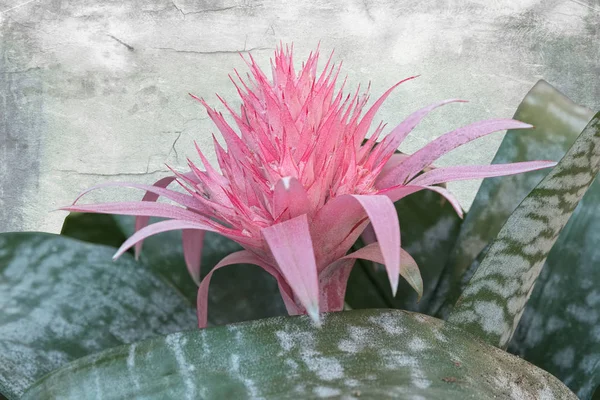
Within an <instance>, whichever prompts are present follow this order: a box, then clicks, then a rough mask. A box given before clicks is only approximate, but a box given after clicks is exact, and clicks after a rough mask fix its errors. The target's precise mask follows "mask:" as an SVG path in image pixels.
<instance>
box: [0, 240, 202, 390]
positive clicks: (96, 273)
mask: <svg viewBox="0 0 600 400" xmlns="http://www.w3.org/2000/svg"><path fill="white" fill-rule="evenodd" d="M113 252H114V250H113V249H112V248H110V247H106V246H98V245H92V244H88V243H83V242H80V241H78V240H73V239H69V238H65V237H62V236H58V235H52V234H46V233H34V232H27V233H2V234H0V310H2V312H0V392H2V393H3V394H4V395H5V396H7V397H8V398H9V399H16V398H18V396H20V395H21V394H22V393H23V391H24V390H25V389H26V388H27V387H29V385H31V383H33V382H34V381H35V380H36V379H39V378H40V377H42V376H43V375H45V374H47V373H48V372H50V371H52V370H54V369H56V368H58V367H60V366H62V365H64V364H66V363H68V362H70V361H73V360H75V359H77V358H80V357H83V356H85V355H88V354H92V353H95V352H98V351H101V350H104V349H108V348H111V347H114V346H118V345H122V344H124V343H133V342H136V341H139V340H143V339H146V338H150V337H153V336H156V335H161V334H166V333H171V332H177V331H181V330H183V329H191V328H193V327H194V326H196V316H195V311H194V309H193V308H192V307H190V306H189V304H188V303H187V301H186V300H185V299H184V298H182V297H181V296H180V295H179V294H178V293H177V292H176V291H174V290H173V289H172V288H171V287H170V286H169V285H167V284H166V283H165V282H164V281H162V280H161V279H159V278H157V277H156V276H155V275H154V274H153V273H152V272H150V271H148V269H147V268H143V267H142V266H140V265H139V264H137V263H135V262H134V261H133V259H132V257H131V256H130V255H128V254H126V255H124V256H123V257H122V258H121V259H120V260H119V261H117V262H113V261H112V259H111V256H112V254H113Z"/></svg>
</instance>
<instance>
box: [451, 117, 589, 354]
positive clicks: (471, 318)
mask: <svg viewBox="0 0 600 400" xmlns="http://www.w3.org/2000/svg"><path fill="white" fill-rule="evenodd" d="M599 170H600V113H598V114H596V115H595V116H594V117H593V118H592V120H591V121H590V123H589V124H588V125H587V127H586V128H585V129H584V130H583V132H582V133H581V135H579V137H578V138H577V139H576V140H575V143H574V144H573V146H571V148H570V149H569V151H568V152H567V154H566V155H565V156H564V157H563V158H562V159H561V161H560V162H559V163H558V165H557V166H556V167H554V168H553V169H552V171H550V173H549V174H548V176H546V177H545V178H544V179H543V180H542V182H540V184H538V185H537V186H536V187H535V189H534V190H533V191H532V192H531V193H530V194H529V195H528V196H527V197H526V198H525V200H523V202H521V204H520V205H519V207H517V209H516V210H515V211H514V212H513V213H512V214H511V216H510V217H509V218H508V221H506V223H505V224H504V226H503V227H502V229H501V230H500V232H499V233H498V236H497V237H496V239H495V240H494V242H492V245H491V246H490V249H489V250H488V251H487V254H486V256H485V257H484V259H483V261H482V262H481V265H480V266H479V268H477V271H475V274H474V275H473V278H471V280H470V281H469V283H468V285H467V287H466V288H465V290H464V291H463V293H462V294H461V296H460V297H459V299H458V301H457V302H456V305H455V307H454V310H453V311H452V313H451V314H450V316H449V317H448V321H450V322H452V323H454V324H456V325H458V326H460V327H462V328H464V329H465V330H467V331H469V332H472V333H475V334H477V335H478V336H480V337H482V338H483V339H484V340H486V341H487V342H488V343H491V344H494V345H496V346H499V347H501V348H506V346H508V342H509V341H510V339H511V337H512V335H513V333H514V331H515V330H516V328H517V324H518V323H519V320H520V319H521V315H522V313H523V310H524V308H525V305H526V303H527V300H528V299H529V296H530V295H531V291H532V289H533V285H534V284H535V281H536V280H537V277H538V275H539V273H540V271H541V268H542V266H543V265H544V262H545V261H546V258H547V256H548V253H550V250H551V249H552V246H553V245H554V242H555V241H556V239H557V238H558V234H559V233H560V231H561V229H562V228H563V227H564V226H565V225H566V223H567V221H568V220H569V217H570V216H571V213H572V212H573V211H574V210H575V207H576V206H577V204H578V203H579V201H580V200H581V198H582V197H583V195H584V194H585V192H586V190H587V189H588V188H589V186H590V185H591V184H592V182H593V181H594V179H595V177H596V175H597V174H598V171H599Z"/></svg>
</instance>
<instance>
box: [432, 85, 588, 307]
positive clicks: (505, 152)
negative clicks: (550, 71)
mask: <svg viewBox="0 0 600 400" xmlns="http://www.w3.org/2000/svg"><path fill="white" fill-rule="evenodd" d="M592 116H593V113H592V112H591V111H590V110H588V109H586V108H584V107H581V106H578V105H576V104H575V103H573V102H572V101H571V100H569V99H568V98H567V97H565V96H564V95H563V94H562V93H560V92H559V91H557V90H556V89H555V88H554V87H552V86H551V85H549V84H548V83H547V82H545V81H539V82H538V83H537V84H536V85H535V86H534V87H533V88H532V89H531V90H530V91H529V93H528V94H527V96H526V97H525V98H524V99H523V102H522V103H521V104H520V105H519V107H518V108H517V111H516V113H515V115H514V119H516V120H519V121H523V122H526V123H529V124H532V125H534V126H535V129H531V130H526V131H523V130H510V131H508V132H507V134H506V136H505V137H504V140H503V141H502V144H501V145H500V148H499V149H498V152H497V153H496V156H495V157H494V160H493V162H492V163H493V164H501V163H510V162H519V161H529V160H554V161H558V160H560V159H561V158H562V157H563V156H564V154H565V153H566V152H567V150H568V149H569V148H570V147H571V145H572V144H573V142H575V139H576V138H577V136H578V135H579V134H580V133H581V131H582V130H583V129H584V128H585V126H586V125H587V124H588V122H589V121H590V119H591V118H592ZM549 172H550V170H549V169H543V170H538V171H533V172H528V173H524V174H517V175H511V176H505V177H498V178H488V179H485V180H484V181H483V183H482V185H481V188H480V189H479V191H478V192H477V196H476V197H475V200H474V201H473V205H472V206H471V208H470V210H469V213H468V214H467V216H466V218H465V221H464V223H463V224H462V227H461V228H460V234H459V237H458V239H457V242H456V246H455V248H454V249H453V250H452V252H451V255H450V258H449V260H448V264H447V266H446V268H445V269H444V273H443V275H442V278H441V279H440V283H439V284H438V287H437V288H436V291H435V293H434V296H433V298H432V301H431V305H430V306H429V308H428V310H427V313H428V314H430V315H437V316H439V317H443V318H446V317H447V316H448V314H449V312H450V311H451V309H452V306H453V305H454V303H455V302H456V300H457V299H458V297H459V296H460V294H461V293H462V291H463V289H464V285H465V284H466V282H467V281H468V279H470V275H471V273H469V271H468V270H469V268H470V266H471V264H472V263H473V261H474V260H475V258H476V257H477V256H478V255H479V254H480V252H482V251H483V249H484V248H485V247H486V246H488V245H489V244H490V243H491V241H492V240H493V239H494V238H495V237H496V235H497V234H498V232H500V228H502V225H504V223H505V222H506V220H507V219H508V217H509V216H510V214H511V213H512V212H513V211H514V210H515V209H516V208H517V206H518V205H519V203H521V201H523V199H524V198H525V196H527V195H528V194H529V192H531V190H532V189H533V188H534V187H535V186H536V185H537V184H538V183H540V182H541V181H542V179H543V178H544V177H545V176H546V175H547V174H548V173H549ZM471 272H473V269H471Z"/></svg>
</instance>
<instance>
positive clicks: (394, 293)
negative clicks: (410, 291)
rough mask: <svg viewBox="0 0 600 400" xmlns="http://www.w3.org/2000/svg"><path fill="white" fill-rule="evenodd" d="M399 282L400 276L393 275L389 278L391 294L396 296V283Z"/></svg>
mask: <svg viewBox="0 0 600 400" xmlns="http://www.w3.org/2000/svg"><path fill="white" fill-rule="evenodd" d="M399 282H400V277H399V276H395V277H394V278H393V279H390V285H391V287H392V296H393V297H396V293H397V292H398V283H399Z"/></svg>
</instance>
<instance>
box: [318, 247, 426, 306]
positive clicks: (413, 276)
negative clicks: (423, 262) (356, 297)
mask: <svg viewBox="0 0 600 400" xmlns="http://www.w3.org/2000/svg"><path fill="white" fill-rule="evenodd" d="M400 253H401V256H400V260H401V262H400V275H401V276H402V277H403V278H404V279H406V281H407V282H408V283H409V284H410V286H411V287H412V288H413V289H415V291H416V292H417V294H418V295H419V299H421V296H422V295H423V279H422V278H421V272H420V271H419V267H418V266H417V263H416V262H415V260H414V259H413V258H412V257H411V255H410V254H408V253H407V252H406V251H405V250H404V249H402V248H401V249H400ZM357 258H360V259H363V260H369V261H373V262H375V263H378V264H385V261H384V259H383V254H382V253H381V248H380V246H379V244H378V243H371V244H369V245H368V246H365V247H363V248H361V249H359V250H357V251H355V252H353V253H350V254H348V255H346V256H344V257H342V258H340V259H339V260H337V261H336V262H334V263H332V264H330V265H329V266H328V267H327V268H326V269H325V270H323V273H322V274H323V279H324V280H325V279H327V277H329V276H334V274H335V271H336V270H337V269H339V268H345V267H346V264H345V263H344V262H343V261H344V260H354V259H357Z"/></svg>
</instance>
